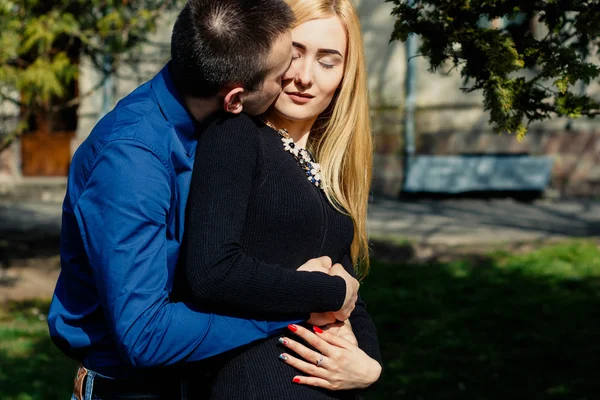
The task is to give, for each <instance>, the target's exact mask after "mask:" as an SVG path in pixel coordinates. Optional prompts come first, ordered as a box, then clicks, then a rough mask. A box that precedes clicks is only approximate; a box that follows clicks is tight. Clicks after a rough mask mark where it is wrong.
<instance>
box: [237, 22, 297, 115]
mask: <svg viewBox="0 0 600 400" xmlns="http://www.w3.org/2000/svg"><path fill="white" fill-rule="evenodd" d="M291 62H292V35H291V33H290V32H286V33H284V34H282V35H281V36H279V38H278V39H277V40H276V41H275V43H274V44H273V47H272V48H271V53H270V54H269V57H268V59H267V66H268V67H269V69H268V71H270V72H269V73H268V75H267V76H266V77H265V79H264V81H263V83H262V87H261V88H260V89H258V90H255V91H253V92H247V93H246V95H245V96H243V98H242V99H243V100H242V101H243V104H244V111H245V112H246V113H248V114H250V115H260V114H262V113H264V112H265V111H267V109H268V108H269V106H270V105H271V104H273V102H274V101H275V99H276V98H277V96H279V94H280V93H281V88H282V80H283V77H284V75H285V73H286V72H287V71H288V69H289V68H290V64H291Z"/></svg>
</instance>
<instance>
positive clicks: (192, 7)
mask: <svg viewBox="0 0 600 400" xmlns="http://www.w3.org/2000/svg"><path fill="white" fill-rule="evenodd" d="M274 16H276V18H274ZM292 21H293V16H292V13H291V11H290V10H289V8H288V7H287V5H285V3H284V2H283V1H281V0H190V1H189V2H188V4H187V5H186V7H185V8H184V10H183V11H182V12H181V14H180V16H179V18H178V19H177V22H176V24H175V27H174V30H173V36H172V42H171V43H172V49H171V53H172V54H171V55H172V61H171V62H170V63H169V64H168V65H167V66H165V68H164V69H163V70H162V71H161V72H160V73H159V74H158V75H156V77H154V78H153V79H152V80H151V81H150V82H147V83H146V84H144V85H142V86H141V87H139V88H138V89H137V90H135V91H134V92H133V93H131V94H130V95H129V96H127V97H126V98H125V99H123V100H122V101H120V102H119V104H117V106H116V107H115V109H114V110H113V111H111V112H110V113H109V114H108V115H107V116H105V117H104V118H103V119H102V120H101V121H100V122H99V123H98V124H97V126H96V127H95V128H94V130H93V131H92V133H91V134H90V136H89V137H88V139H87V140H86V141H85V142H84V143H83V144H82V145H81V147H80V148H79V150H78V151H77V153H76V154H75V156H74V158H73V161H72V165H71V170H70V173H69V183H68V189H67V194H66V198H65V201H64V205H63V226H62V232H61V263H62V270H61V275H60V277H59V280H58V283H57V286H56V291H55V295H54V298H53V301H52V306H51V309H50V315H49V319H48V322H49V327H50V333H51V336H52V339H53V341H54V342H55V344H56V345H57V346H58V347H59V348H60V349H61V350H62V351H63V352H64V353H65V354H67V355H68V356H70V357H72V358H74V359H76V360H78V361H80V362H81V363H82V365H83V367H81V368H80V369H79V370H78V377H77V380H76V387H75V393H74V396H75V398H77V399H82V398H85V399H90V398H92V396H94V399H105V398H111V399H113V398H125V397H127V396H132V395H133V396H136V395H137V396H143V397H144V398H156V399H162V398H164V399H177V398H183V396H184V395H185V390H184V388H185V385H183V384H182V380H181V378H180V377H179V376H178V373H177V371H180V370H181V369H180V368H171V366H174V365H181V364H182V363H184V362H193V361H198V360H202V359H205V358H207V357H211V356H213V355H216V354H220V353H223V352H226V351H228V350H231V349H233V348H236V347H239V346H242V345H245V344H247V343H250V342H252V341H254V340H257V339H262V338H265V337H267V336H270V335H273V334H276V333H277V332H278V331H279V330H280V329H281V328H282V327H285V326H286V325H287V324H288V323H289V322H292V321H287V322H266V321H252V320H244V319H238V318H232V317H225V316H218V315H212V314H206V313H202V312H199V311H197V309H196V308H195V307H194V306H193V305H191V304H186V303H184V302H178V303H176V302H173V301H172V300H171V298H170V297H171V296H170V295H171V290H172V285H173V278H174V274H175V269H176V264H177V259H178V256H179V253H180V244H181V241H182V238H183V236H184V226H183V221H184V220H185V208H186V201H187V196H188V191H189V183H190V178H191V173H192V165H193V163H194V155H195V149H196V147H195V146H196V141H195V139H194V135H195V133H196V130H197V128H198V127H199V126H201V123H202V121H204V120H205V119H206V118H207V117H209V116H211V115H212V114H214V113H215V112H217V111H220V110H225V111H228V112H231V113H240V112H242V111H245V112H248V113H250V114H253V115H255V114H260V113H262V112H264V111H265V109H266V108H267V107H268V106H269V105H270V104H271V103H272V102H273V101H274V99H275V98H276V96H277V95H278V94H279V93H280V91H281V80H282V78H283V76H284V74H285V73H286V71H287V70H288V67H289V66H290V63H291V49H292V46H291V35H290V32H289V26H290V24H291V23H292ZM309 263H313V264H319V263H326V261H324V259H318V260H311V261H310V262H309ZM324 267H327V266H326V265H325V266H324ZM309 269H310V268H309ZM312 269H313V270H319V269H321V270H322V269H323V267H321V268H319V266H317V267H314V268H312ZM289 273H293V274H297V275H298V278H297V279H298V280H301V279H303V276H306V274H309V273H308V272H295V271H289ZM336 273H337V274H338V275H340V276H328V275H324V276H323V279H328V280H330V282H329V283H330V286H331V287H332V288H334V289H333V292H334V293H332V296H334V297H335V296H337V297H338V298H340V296H341V298H344V299H345V300H344V304H343V306H342V307H341V309H340V310H339V311H338V312H339V313H341V314H343V315H345V316H347V315H349V313H350V312H351V311H352V308H353V306H354V302H355V299H356V291H357V288H358V283H357V282H356V281H355V280H354V279H353V278H351V277H350V276H349V275H348V274H347V273H345V271H344V270H343V268H341V267H340V268H339V269H338V272H336ZM293 290H295V289H294V288H290V291H293ZM304 295H309V294H304ZM328 311H337V310H328ZM293 322H297V321H293ZM119 396H120V397H119ZM127 398H131V397H127Z"/></svg>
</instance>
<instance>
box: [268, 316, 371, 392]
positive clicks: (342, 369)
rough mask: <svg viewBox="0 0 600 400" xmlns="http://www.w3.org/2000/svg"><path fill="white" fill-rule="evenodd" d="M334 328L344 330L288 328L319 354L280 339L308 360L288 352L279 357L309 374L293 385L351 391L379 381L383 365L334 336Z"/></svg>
mask: <svg viewBox="0 0 600 400" xmlns="http://www.w3.org/2000/svg"><path fill="white" fill-rule="evenodd" d="M334 328H339V329H338V332H340V329H342V327H332V328H331V329H330V330H327V331H324V330H322V329H321V328H318V327H314V330H315V332H316V334H315V333H312V332H311V331H309V330H308V329H305V328H303V327H301V326H298V325H290V326H289V329H290V330H291V331H292V332H294V333H296V334H297V335H298V336H300V337H301V338H302V339H304V340H306V342H308V343H309V344H310V345H311V346H313V347H314V348H315V349H317V350H318V351H320V353H319V352H316V351H314V350H311V349H309V348H308V347H306V346H304V345H302V344H300V343H298V342H296V341H295V340H292V339H289V338H287V337H282V338H280V339H279V342H280V343H281V344H282V345H284V346H286V347H287V348H288V349H290V350H292V351H294V352H296V353H297V354H298V355H299V356H300V357H302V358H303V359H304V360H306V361H304V360H301V359H298V358H296V357H293V356H292V355H290V354H288V353H283V354H281V355H280V356H279V358H280V359H281V360H283V361H284V362H285V363H286V364H288V365H291V366H292V367H294V368H296V369H298V370H300V371H302V372H304V373H306V374H308V375H310V376H296V377H294V379H293V382H294V383H298V384H301V385H309V386H317V387H321V388H324V389H327V390H349V389H364V388H366V387H368V386H369V385H371V384H373V383H374V382H375V381H377V379H379V375H381V365H379V363H378V362H377V361H375V360H373V359H372V358H371V357H369V356H368V355H367V354H366V353H365V352H364V351H362V350H361V349H360V348H358V346H357V345H356V344H354V343H351V342H349V341H348V340H346V339H343V338H342V337H338V336H335V334H334V333H333V332H334ZM343 332H344V331H341V333H343ZM344 335H347V333H344ZM352 336H354V334H352ZM307 361H308V362H307Z"/></svg>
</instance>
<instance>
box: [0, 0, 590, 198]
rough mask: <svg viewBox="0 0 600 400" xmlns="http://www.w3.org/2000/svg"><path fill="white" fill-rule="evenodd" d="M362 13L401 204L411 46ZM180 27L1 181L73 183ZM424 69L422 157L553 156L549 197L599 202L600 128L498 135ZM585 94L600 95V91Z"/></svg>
mask: <svg viewBox="0 0 600 400" xmlns="http://www.w3.org/2000/svg"><path fill="white" fill-rule="evenodd" d="M356 4H357V7H358V10H359V13H360V15H361V18H362V23H363V30H364V37H365V48H366V53H367V54H366V55H367V57H366V58H367V62H368V71H369V87H370V98H371V105H372V116H373V128H374V134H375V168H374V182H373V190H374V192H376V193H378V194H383V195H389V196H397V195H398V194H399V193H400V191H401V189H402V184H403V149H404V143H403V130H404V116H405V112H404V106H405V101H406V100H405V99H406V89H405V88H406V83H407V82H406V80H407V57H406V50H405V45H404V44H402V43H398V42H394V43H389V38H390V34H391V32H392V29H393V25H394V20H393V18H392V17H391V15H390V14H391V10H392V6H391V5H390V4H387V3H383V2H382V1H379V0H377V1H376V0H357V1H356ZM174 18H175V15H173V14H170V15H166V16H165V17H164V19H163V21H162V23H161V24H160V26H159V29H158V31H157V32H156V34H154V35H153V36H152V37H151V39H150V42H151V43H150V44H149V45H147V46H145V47H143V48H142V49H139V50H138V51H136V52H135V53H133V54H131V55H130V57H129V58H128V62H127V65H125V66H123V67H122V68H121V69H120V70H119V71H118V74H117V75H116V76H112V77H110V78H109V79H107V80H106V82H105V83H104V85H102V87H101V88H100V90H98V91H96V92H95V93H94V94H93V95H92V96H89V97H87V98H85V99H84V100H83V102H82V103H81V105H80V106H79V107H78V108H77V109H76V110H75V111H74V112H73V113H72V114H70V115H66V116H65V118H66V119H67V120H68V121H67V123H66V124H63V125H62V126H61V127H60V129H54V130H53V129H46V131H44V126H43V124H38V125H39V126H38V129H37V130H36V131H34V132H30V133H29V134H28V135H29V138H28V137H27V136H28V135H25V136H24V137H23V139H22V140H21V141H20V143H17V144H15V146H13V148H12V149H11V150H10V152H5V154H2V155H1V156H0V182H2V181H4V182H7V181H10V180H12V181H14V180H18V179H21V177H27V176H40V175H42V176H44V175H45V176H48V175H59V176H64V175H66V173H67V168H68V159H69V158H68V157H67V158H65V154H68V155H71V154H72V152H73V151H74V150H75V149H76V148H77V146H78V144H79V143H81V141H82V140H84V139H85V137H86V136H87V135H88V133H89V132H90V130H91V129H92V127H93V126H94V124H95V123H96V122H97V121H98V119H99V118H100V117H101V116H102V115H103V114H104V113H106V112H107V111H108V110H110V108H112V106H113V105H114V104H115V102H116V101H117V100H118V99H120V98H122V97H123V96H125V95H127V94H128V93H129V92H130V91H132V90H133V89H135V88H136V87H137V86H138V85H139V84H141V83H143V82H145V81H147V80H148V79H150V78H151V77H152V76H153V75H154V74H155V73H156V72H157V71H158V70H159V69H160V68H161V67H162V66H163V65H164V63H165V62H166V61H167V60H168V59H169V39H170V31H171V26H172V23H173V21H174ZM427 69H428V65H427V62H426V61H425V60H424V59H422V58H417V59H416V69H415V73H414V74H413V75H412V77H411V78H410V79H414V80H415V83H416V104H415V106H416V108H415V114H414V117H415V125H414V126H415V132H416V135H415V137H416V141H415V145H416V154H417V155H437V156H448V155H456V156H460V155H465V154H469V155H486V154H487V155H494V156H498V155H502V156H506V155H511V154H512V155H529V156H549V157H551V158H552V160H553V167H552V171H551V180H550V186H549V188H550V192H551V193H554V194H557V195H564V196H572V195H577V196H588V195H594V196H597V195H598V194H600V119H596V120H588V119H580V120H576V121H569V120H566V119H555V120H552V121H549V122H546V123H543V124H536V125H533V126H532V128H531V129H530V131H529V133H528V135H527V137H526V138H525V140H523V141H521V142H518V141H517V140H516V139H515V137H514V136H510V135H497V134H494V133H493V132H492V131H491V129H490V126H489V124H488V115H487V114H486V113H485V112H483V107H482V97H481V95H480V94H478V93H470V94H465V93H463V92H461V91H460V87H461V84H462V80H461V78H460V75H459V73H458V72H457V71H456V70H455V71H442V72H441V73H436V74H431V73H429V72H428V71H427ZM448 69H449V68H448ZM102 79H103V77H102V76H100V75H98V73H97V72H95V70H94V69H93V68H92V67H91V65H90V63H89V62H88V61H87V60H85V59H82V60H81V70H80V77H79V82H78V87H77V88H75V89H74V91H76V92H77V93H86V92H88V91H89V90H90V89H91V88H93V87H95V86H97V85H98V83H99V82H101V81H102ZM587 90H588V91H590V92H591V93H595V94H599V93H600V90H599V87H598V85H596V86H593V87H589V88H587ZM3 111H6V110H3ZM13 111H14V110H13ZM9 114H10V113H9ZM5 115H6V114H5ZM36 135H37V138H36ZM48 135H50V136H48ZM48 138H51V139H50V140H48ZM50 143H53V144H54V145H53V146H51V145H50ZM36 146H37V147H36Z"/></svg>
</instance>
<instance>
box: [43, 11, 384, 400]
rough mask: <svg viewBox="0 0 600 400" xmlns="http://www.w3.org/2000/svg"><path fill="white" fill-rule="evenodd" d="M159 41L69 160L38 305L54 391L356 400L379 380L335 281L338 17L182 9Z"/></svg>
mask: <svg viewBox="0 0 600 400" xmlns="http://www.w3.org/2000/svg"><path fill="white" fill-rule="evenodd" d="M286 3H287V4H286ZM290 28H292V29H291V32H290ZM171 45H172V46H171V61H170V62H169V63H168V65H167V66H166V67H165V68H164V69H163V70H162V71H161V72H160V73H159V74H158V75H157V76H156V77H155V78H153V79H152V80H151V81H150V82H148V83H146V84H144V85H142V86H141V87H140V88H138V89H137V90H136V91H134V92H133V93H131V94H130V95H129V96H127V97H126V98H125V99H123V100H121V101H120V102H119V104H118V105H117V106H116V107H115V109H114V110H113V111H112V112H111V113H109V114H108V115H107V116H106V117H104V118H103V119H102V120H101V121H100V122H99V123H98V125H97V126H96V127H95V129H94V130H93V131H92V133H91V134H90V136H89V138H88V139H87V140H86V141H85V142H84V143H83V144H82V146H81V147H80V149H79V150H78V151H77V153H76V154H75V156H74V158H73V162H72V166H71V171H70V175H69V183H68V190H67V195H66V198H65V202H64V205H63V229H62V234H61V261H62V271H61V275H60V277H59V281H58V283H57V287H56V291H55V295H54V298H53V301H52V305H51V309H50V315H49V326H50V333H51V336H52V339H53V341H54V342H55V343H56V345H57V346H58V347H59V348H60V349H61V350H62V351H63V352H65V354H67V355H68V356H70V357H72V358H74V359H76V360H78V361H80V362H81V366H80V368H79V369H78V372H77V376H76V382H75V390H74V394H73V398H74V399H102V400H108V399H133V398H136V399H169V400H171V399H205V398H206V399H236V400H237V399H257V400H258V399H260V400H263V399H266V400H271V399H272V400H277V399H303V400H304V399H331V398H355V397H356V396H357V393H358V390H359V389H363V388H366V387H368V386H369V385H371V384H372V383H374V382H375V381H376V380H377V379H378V378H379V375H380V373H381V366H380V364H381V360H380V355H379V345H378V341H377V335H376V332H375V327H374V325H373V323H372V321H371V318H370V317H369V315H368V314H367V312H366V308H365V304H364V302H362V300H361V299H360V298H359V297H357V291H358V281H357V280H356V279H355V278H354V276H355V273H354V270H355V269H357V270H359V271H360V273H364V272H366V270H367V269H368V249H367V241H366V229H365V222H366V221H365V220H366V208H367V198H368V190H369V182H370V175H371V151H372V149H371V138H370V127H369V110H368V102H367V93H366V91H367V88H366V87H367V86H366V71H365V66H364V60H363V58H364V56H363V47H362V37H361V32H360V27H359V21H358V18H357V15H356V11H355V9H354V8H353V6H352V5H351V2H350V0H287V1H286V2H284V1H283V0H190V1H189V2H188V4H187V5H186V6H185V8H184V9H183V11H182V12H181V13H180V15H179V17H178V19H177V22H176V24H175V27H174V30H173V36H172V41H171ZM282 88H283V91H282ZM242 111H244V113H245V114H241V112H242ZM249 115H251V116H254V117H250V116H249ZM317 161H318V163H317ZM192 170H193V173H192ZM184 227H185V229H184ZM332 260H333V265H332ZM285 327H288V329H289V331H287V333H282V332H283V330H284V328H285ZM286 364H287V365H286Z"/></svg>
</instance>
